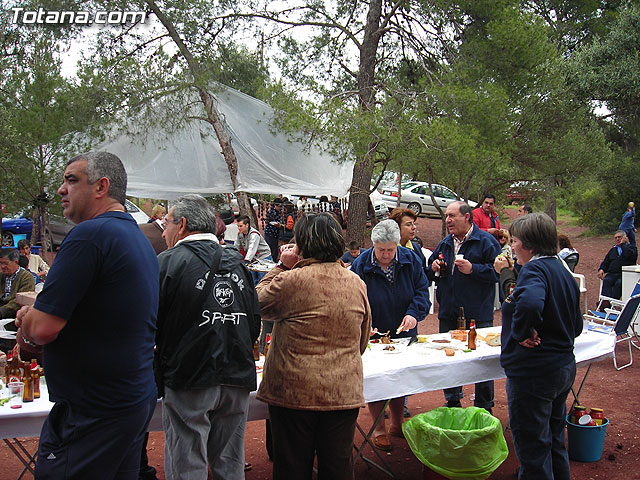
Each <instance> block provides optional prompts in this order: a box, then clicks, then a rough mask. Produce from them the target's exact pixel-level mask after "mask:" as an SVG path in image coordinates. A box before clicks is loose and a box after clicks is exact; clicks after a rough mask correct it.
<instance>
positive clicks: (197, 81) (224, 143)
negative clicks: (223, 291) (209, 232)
mask: <svg viewBox="0 0 640 480" xmlns="http://www.w3.org/2000/svg"><path fill="white" fill-rule="evenodd" d="M146 1H147V5H149V7H150V8H151V11H153V13H154V14H155V15H156V17H158V20H160V22H161V23H162V25H164V27H165V29H166V30H167V32H168V33H169V36H170V37H171V39H172V40H173V42H174V43H175V44H176V46H177V47H178V50H180V54H181V55H182V56H183V57H184V59H185V60H186V62H187V65H188V66H189V71H190V72H191V75H192V76H193V82H194V86H195V87H196V89H197V90H198V94H199V95H200V100H201V101H202V103H203V105H204V109H205V112H207V121H208V122H209V124H211V126H212V127H213V130H214V131H215V133H216V137H218V143H219V144H220V148H221V149H222V156H223V157H224V161H225V163H226V164H227V169H228V170H229V177H230V178H231V184H232V185H233V191H234V192H235V190H236V188H237V186H238V183H237V175H238V159H237V158H236V154H235V152H234V150H233V147H232V145H231V138H229V135H227V132H226V131H225V130H224V126H223V125H222V122H221V121H220V115H219V113H218V111H217V110H216V108H215V106H214V103H213V95H211V94H210V93H209V92H208V91H207V89H206V85H203V84H202V79H201V77H200V72H201V71H202V68H201V67H200V65H198V64H197V63H196V61H195V59H194V58H193V55H192V54H191V52H190V51H189V49H188V48H187V46H186V44H185V43H184V42H183V41H182V38H180V35H179V34H178V31H177V30H176V28H175V26H174V25H173V22H172V21H171V20H170V19H169V17H167V16H166V15H165V14H164V12H162V11H161V10H160V8H159V7H158V5H157V4H156V3H155V1H154V0H146ZM236 197H237V199H238V209H239V211H240V214H241V215H249V217H250V218H251V219H252V220H253V224H254V225H258V222H257V219H256V212H255V211H254V210H253V209H252V208H251V202H250V200H249V197H248V195H247V194H246V193H245V192H236Z"/></svg>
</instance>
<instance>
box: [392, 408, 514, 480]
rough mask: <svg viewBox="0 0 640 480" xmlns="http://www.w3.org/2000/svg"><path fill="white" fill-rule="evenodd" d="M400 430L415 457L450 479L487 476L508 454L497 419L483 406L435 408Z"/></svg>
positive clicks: (481, 478) (406, 423)
mask: <svg viewBox="0 0 640 480" xmlns="http://www.w3.org/2000/svg"><path fill="white" fill-rule="evenodd" d="M402 431H403V433H404V436H405V438H406V439H407V442H409V446H410V447H411V450H412V451H413V453H414V454H415V456H416V457H417V458H418V460H420V461H421V462H422V463H423V464H424V465H426V466H427V467H429V468H430V469H431V470H433V471H435V472H437V473H439V474H440V475H443V476H445V477H448V478H451V479H478V480H483V479H485V478H488V477H489V476H490V475H491V474H492V473H493V471H494V470H495V469H496V468H498V467H499V466H500V464H501V463H502V462H504V460H505V459H506V458H507V455H508V454H509V449H508V447H507V442H506V441H505V439H504V435H503V434H502V425H501V424H500V420H498V419H497V418H496V417H494V416H492V415H490V414H489V412H487V411H486V410H484V409H483V408H476V407H468V408H447V407H440V408H436V409H434V410H431V411H429V412H425V413H422V414H420V415H416V416H415V417H413V418H412V419H411V420H409V421H407V422H405V423H404V424H403V425H402Z"/></svg>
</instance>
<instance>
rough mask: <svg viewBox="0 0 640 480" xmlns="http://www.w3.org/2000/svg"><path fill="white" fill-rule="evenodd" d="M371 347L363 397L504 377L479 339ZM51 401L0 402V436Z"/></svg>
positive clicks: (598, 346)
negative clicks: (462, 343)
mask: <svg viewBox="0 0 640 480" xmlns="http://www.w3.org/2000/svg"><path fill="white" fill-rule="evenodd" d="M488 331H496V332H499V331H500V327H493V328H490V329H479V333H481V334H483V335H484V334H486V332H488ZM614 342H615V337H614V336H613V335H607V334H602V333H598V332H588V333H584V334H582V335H580V336H579V337H578V338H577V339H576V343H575V349H574V351H575V355H576V361H577V363H578V365H585V364H587V363H590V362H593V361H596V360H601V359H603V358H606V357H610V356H611V355H612V352H613V347H614V344H615V343H614ZM372 347H373V348H371V349H370V350H368V351H367V352H365V354H364V356H363V358H362V361H363V365H364V396H365V400H366V401H367V402H372V401H376V400H384V399H387V398H394V397H400V396H403V395H412V394H417V393H422V392H428V391H431V390H439V389H441V388H445V387H454V386H456V385H466V384H471V383H476V382H481V381H485V380H497V379H499V378H504V377H505V374H504V370H502V368H501V367H500V360H499V357H500V348H499V347H489V346H488V345H486V344H484V343H480V344H479V345H478V349H477V350H475V351H473V352H469V353H465V352H462V351H456V354H455V355H454V356H453V357H447V356H446V355H445V353H444V350H434V349H430V348H427V347H426V346H425V345H424V344H420V343H417V344H414V345H412V346H411V347H408V348H407V349H406V350H405V351H403V352H401V353H397V354H389V353H383V352H382V350H381V346H380V345H372ZM255 395H256V392H252V393H251V397H250V402H249V421H252V420H260V419H264V418H267V416H268V409H267V405H266V404H265V403H262V402H260V401H258V400H256V398H255ZM52 406H53V403H51V402H49V401H48V393H47V390H46V387H44V388H42V397H41V398H39V399H37V400H34V401H33V402H30V403H25V404H23V407H22V408H20V409H11V408H9V406H8V405H4V406H0V438H15V437H37V436H39V435H40V430H41V428H42V423H43V422H44V419H45V418H46V417H47V415H48V413H49V410H50V409H51V407H52ZM161 429H162V407H161V404H160V402H158V406H157V407H156V411H155V413H154V416H153V419H152V420H151V423H150V424H149V430H151V431H157V430H161Z"/></svg>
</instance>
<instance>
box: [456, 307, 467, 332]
mask: <svg viewBox="0 0 640 480" xmlns="http://www.w3.org/2000/svg"><path fill="white" fill-rule="evenodd" d="M466 329H467V320H466V319H465V318H464V307H460V313H459V315H458V330H466Z"/></svg>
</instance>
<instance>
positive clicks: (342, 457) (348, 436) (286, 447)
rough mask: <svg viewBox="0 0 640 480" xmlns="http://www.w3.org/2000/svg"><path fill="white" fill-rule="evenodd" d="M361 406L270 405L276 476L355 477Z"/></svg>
mask: <svg viewBox="0 0 640 480" xmlns="http://www.w3.org/2000/svg"><path fill="white" fill-rule="evenodd" d="M359 410H360V409H358V408H354V409H350V410H332V411H313V410H293V409H290V408H283V407H275V406H273V405H269V416H270V418H271V433H272V435H273V480H288V479H296V480H303V479H311V475H312V472H313V458H314V456H317V457H318V480H352V479H353V464H352V457H351V452H352V449H353V435H354V432H355V428H356V420H357V419H358V412H359Z"/></svg>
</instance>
